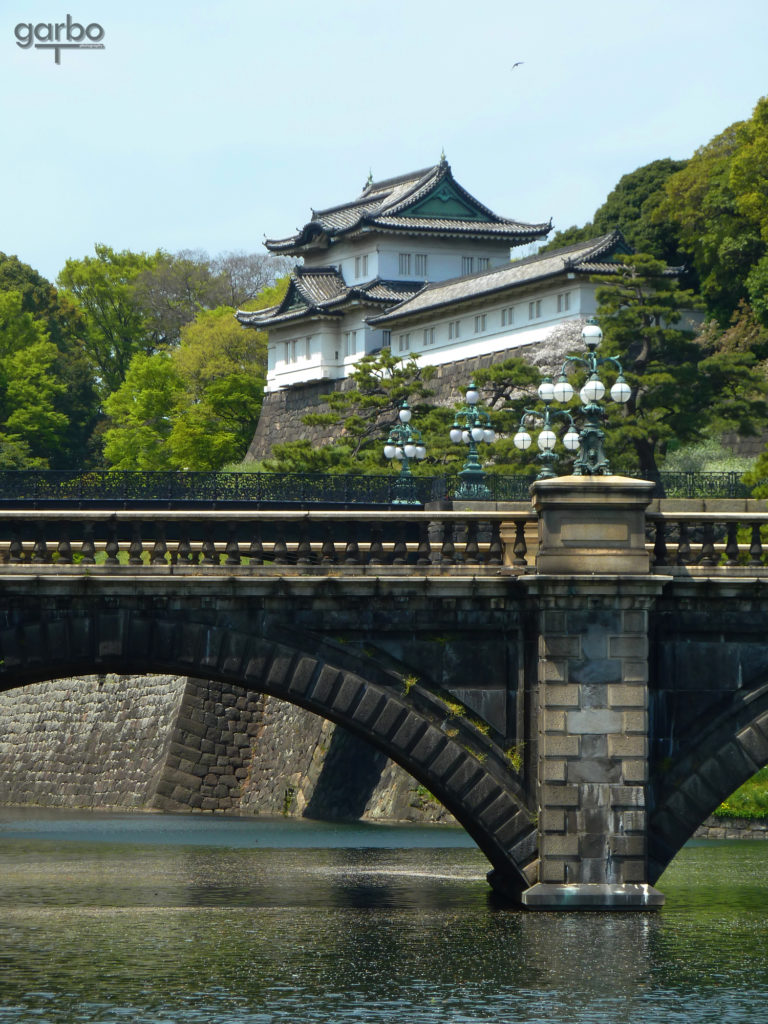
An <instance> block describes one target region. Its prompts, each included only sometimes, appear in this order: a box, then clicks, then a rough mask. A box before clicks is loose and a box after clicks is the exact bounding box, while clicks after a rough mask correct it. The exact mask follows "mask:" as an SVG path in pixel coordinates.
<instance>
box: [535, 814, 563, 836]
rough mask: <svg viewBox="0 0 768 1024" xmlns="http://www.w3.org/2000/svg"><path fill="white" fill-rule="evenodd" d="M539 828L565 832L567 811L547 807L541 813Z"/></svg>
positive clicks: (544, 830)
mask: <svg viewBox="0 0 768 1024" xmlns="http://www.w3.org/2000/svg"><path fill="white" fill-rule="evenodd" d="M539 829H540V830H541V831H542V832H565V811H561V810H559V809H557V808H546V809H545V810H543V811H542V812H541V813H540V814H539Z"/></svg>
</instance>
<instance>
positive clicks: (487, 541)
mask: <svg viewBox="0 0 768 1024" xmlns="http://www.w3.org/2000/svg"><path fill="white" fill-rule="evenodd" d="M535 523H536V517H535V515H534V513H533V512H527V511H526V512H514V513H512V512H509V511H506V512H499V511H496V510H481V511H477V512H453V511H430V512H421V511H405V510H403V511H401V510H392V511H383V512H380V511H375V512H373V511H360V512H348V511H328V510H323V511H312V512H307V511H269V512H261V511H253V512H246V511H241V510H237V511H231V510H227V511H199V510H197V511H187V510H183V511H181V510H179V511H170V512H169V511H157V510H131V511H125V510H119V511H113V510H103V511H98V510H87V511H83V510H66V511H65V510H61V511H59V510H57V511H50V510H45V511H41V510H34V511H33V510H14V511H12V512H6V514H5V515H4V516H2V517H0V559H1V560H2V564H1V565H0V569H2V570H5V571H7V570H9V569H12V570H19V569H22V568H24V567H32V568H34V569H35V570H47V571H66V570H67V569H69V570H70V571H72V570H74V571H82V568H83V567H94V568H95V569H99V570H115V571H120V570H123V569H133V570H138V569H141V568H152V567H154V568H160V567H163V566H167V567H173V568H174V570H176V571H178V570H182V569H184V568H185V567H189V568H194V569H196V570H198V571H199V570H200V569H202V568H210V567H218V568H219V569H227V570H237V569H241V570H247V571H251V572H252V571H266V572H269V571H273V570H274V571H281V572H282V571H286V570H287V569H288V567H291V566H293V567H295V568H297V569H299V570H301V571H310V572H312V571H334V572H338V571H339V570H342V569H343V570H352V571H355V570H359V569H364V568H367V567H375V568H376V569H379V568H381V567H387V566H392V567H395V568H402V567H411V568H413V569H415V570H416V571H428V570H430V569H434V570H439V571H441V572H442V571H446V570H453V571H455V572H466V571H467V570H470V569H471V571H472V572H473V573H475V572H478V571H487V572H497V571H499V569H500V568H501V567H502V566H509V567H512V568H516V569H518V570H520V571H524V570H525V569H526V568H527V566H528V562H527V560H526V555H527V541H526V526H528V527H529V532H530V528H531V527H535Z"/></svg>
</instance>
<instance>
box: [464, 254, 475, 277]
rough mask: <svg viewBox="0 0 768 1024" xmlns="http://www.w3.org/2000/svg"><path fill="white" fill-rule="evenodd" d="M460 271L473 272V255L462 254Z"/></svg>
mask: <svg viewBox="0 0 768 1024" xmlns="http://www.w3.org/2000/svg"><path fill="white" fill-rule="evenodd" d="M461 272H462V274H474V272H475V257H474V256H462V257H461Z"/></svg>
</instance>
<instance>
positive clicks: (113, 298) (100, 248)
mask: <svg viewBox="0 0 768 1024" xmlns="http://www.w3.org/2000/svg"><path fill="white" fill-rule="evenodd" d="M95 250H96V255H95V257H93V256H86V257H85V258H84V259H81V260H67V262H66V263H65V264H64V269H63V270H62V271H61V273H60V274H59V278H58V284H59V287H60V288H62V289H63V290H64V293H65V294H66V295H68V296H70V297H71V298H72V299H73V300H74V302H75V303H76V305H77V307H78V308H79V310H80V311H81V313H82V314H83V316H84V318H85V323H86V329H85V337H84V346H85V352H86V355H87V356H88V359H89V361H90V363H91V366H92V367H93V370H94V373H95V375H96V378H97V381H98V384H99V388H100V390H101V393H102V395H104V396H106V395H109V394H110V393H111V392H113V391H115V390H116V389H117V388H118V387H119V386H120V385H121V384H122V382H123V381H124V380H125V377H126V374H127V372H128V367H129V365H130V362H131V359H132V358H133V356H134V355H135V354H136V353H138V352H142V353H144V354H145V355H149V354H151V353H152V352H154V351H155V348H156V340H157V339H156V337H155V335H154V334H153V333H152V332H151V330H150V328H149V326H148V324H147V320H146V317H145V316H144V314H143V313H142V310H141V309H140V307H139V305H138V303H137V301H136V296H135V291H134V288H135V285H136V282H137V280H138V279H139V278H140V277H141V275H142V274H145V273H146V272H147V271H149V270H152V269H154V267H155V266H156V265H157V262H158V259H159V255H158V254H155V255H154V256H150V255H149V254H147V253H143V252H142V253H135V252H130V251H128V250H124V251H123V252H116V251H115V250H114V249H111V248H110V247H109V246H108V245H96V246H95Z"/></svg>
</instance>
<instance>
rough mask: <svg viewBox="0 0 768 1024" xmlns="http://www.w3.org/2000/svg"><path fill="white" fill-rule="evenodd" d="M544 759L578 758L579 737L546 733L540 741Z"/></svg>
mask: <svg viewBox="0 0 768 1024" xmlns="http://www.w3.org/2000/svg"><path fill="white" fill-rule="evenodd" d="M539 750H540V752H541V755H542V756H543V757H578V756H579V737H578V736H568V735H566V734H565V733H545V734H544V736H542V737H541V739H540V741H539Z"/></svg>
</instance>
